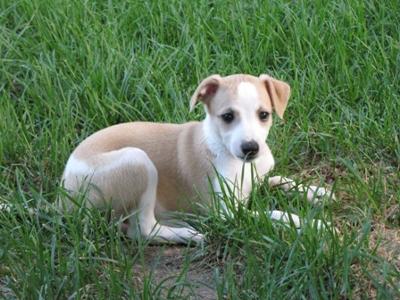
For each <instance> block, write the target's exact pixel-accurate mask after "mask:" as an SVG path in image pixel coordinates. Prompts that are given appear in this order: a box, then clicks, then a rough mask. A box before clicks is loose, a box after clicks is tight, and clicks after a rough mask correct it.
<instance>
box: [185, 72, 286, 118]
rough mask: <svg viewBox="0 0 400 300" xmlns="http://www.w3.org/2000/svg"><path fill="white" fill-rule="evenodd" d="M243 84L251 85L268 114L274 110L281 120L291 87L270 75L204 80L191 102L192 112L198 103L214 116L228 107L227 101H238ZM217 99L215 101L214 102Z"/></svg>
mask: <svg viewBox="0 0 400 300" xmlns="http://www.w3.org/2000/svg"><path fill="white" fill-rule="evenodd" d="M242 82H249V83H251V84H252V85H253V86H254V87H255V89H256V90H257V93H258V96H259V99H260V100H261V101H263V106H264V108H265V109H266V110H267V111H268V112H272V110H274V111H275V112H276V113H277V114H278V116H279V117H280V118H283V113H284V111H285V109H286V105H287V102H288V99H289V96H290V87H289V85H288V84H287V83H285V82H283V81H279V80H277V79H274V78H272V77H270V76H268V75H260V77H255V76H252V75H247V74H234V75H230V76H226V77H221V76H219V75H211V76H209V77H207V78H206V79H204V80H203V81H202V82H201V83H200V85H199V86H198V88H197V89H196V91H195V93H194V94H193V96H192V99H191V102H190V109H191V110H192V109H193V107H194V106H195V104H196V103H197V102H198V101H201V102H203V103H204V104H205V105H206V106H207V108H208V111H209V112H210V113H211V114H212V113H213V112H214V113H215V112H217V111H219V110H221V109H222V108H223V107H224V106H226V101H233V103H234V102H235V101H237V100H238V87H239V85H240V83H242ZM213 99H215V101H212V100H213Z"/></svg>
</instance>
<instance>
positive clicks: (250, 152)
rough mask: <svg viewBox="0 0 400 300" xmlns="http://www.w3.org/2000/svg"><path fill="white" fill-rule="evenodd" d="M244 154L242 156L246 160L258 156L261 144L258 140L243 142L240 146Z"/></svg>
mask: <svg viewBox="0 0 400 300" xmlns="http://www.w3.org/2000/svg"><path fill="white" fill-rule="evenodd" d="M240 148H241V150H242V153H243V156H242V157H240V158H241V159H243V160H244V161H251V160H253V159H255V158H256V157H257V154H258V151H259V150H260V146H259V145H258V143H257V142H256V141H254V140H253V141H249V142H243V143H242V145H241V146H240Z"/></svg>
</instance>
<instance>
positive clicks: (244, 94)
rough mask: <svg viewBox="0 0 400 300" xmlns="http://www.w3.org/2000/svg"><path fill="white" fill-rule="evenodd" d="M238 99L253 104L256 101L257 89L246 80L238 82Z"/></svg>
mask: <svg viewBox="0 0 400 300" xmlns="http://www.w3.org/2000/svg"><path fill="white" fill-rule="evenodd" d="M237 94H238V100H239V101H240V102H241V103H242V102H243V103H244V104H245V105H251V104H253V105H255V104H257V103H258V97H259V95H258V91H257V88H256V86H255V85H254V84H253V83H251V82H248V81H243V82H241V83H239V85H238V88H237Z"/></svg>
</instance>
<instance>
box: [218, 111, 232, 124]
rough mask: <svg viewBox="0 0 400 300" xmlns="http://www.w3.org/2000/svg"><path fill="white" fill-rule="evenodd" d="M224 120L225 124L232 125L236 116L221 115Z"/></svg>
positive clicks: (229, 113) (230, 114)
mask: <svg viewBox="0 0 400 300" xmlns="http://www.w3.org/2000/svg"><path fill="white" fill-rule="evenodd" d="M221 118H222V120H224V122H225V123H228V124H229V123H231V122H232V121H233V119H234V118H235V116H234V115H233V112H227V113H224V114H222V115H221Z"/></svg>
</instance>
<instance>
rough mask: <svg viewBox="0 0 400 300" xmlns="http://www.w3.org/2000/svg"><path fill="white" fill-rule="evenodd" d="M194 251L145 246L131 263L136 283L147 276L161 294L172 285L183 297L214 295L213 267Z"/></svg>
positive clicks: (194, 297)
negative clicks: (140, 255) (141, 258)
mask: <svg viewBox="0 0 400 300" xmlns="http://www.w3.org/2000/svg"><path fill="white" fill-rule="evenodd" d="M198 251H199V250H196V249H195V248H187V247H183V246H149V247H147V248H146V249H145V257H144V259H143V260H141V261H139V262H138V263H136V264H135V265H134V267H133V268H134V273H135V274H136V276H135V277H136V280H135V281H136V284H138V285H139V286H141V287H143V284H144V282H143V278H144V277H147V276H150V278H151V283H152V284H153V286H155V287H157V286H158V288H159V289H160V294H161V295H164V296H165V295H166V293H168V292H171V289H175V291H176V293H177V294H180V295H182V296H184V297H185V299H207V300H208V299H217V292H216V286H215V274H214V268H213V267H212V266H209V265H208V264H207V263H206V262H205V261H204V260H203V259H201V258H198ZM158 288H157V289H158Z"/></svg>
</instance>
